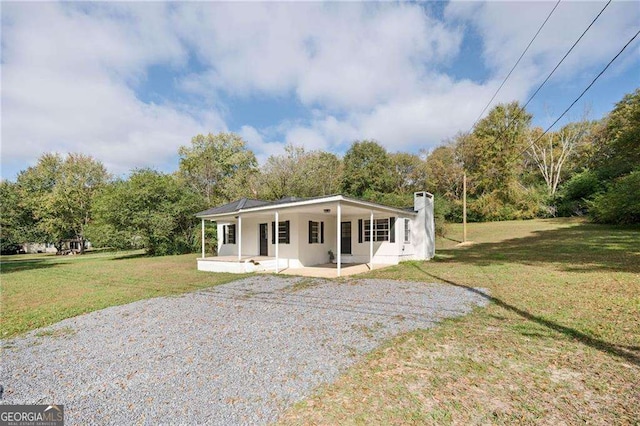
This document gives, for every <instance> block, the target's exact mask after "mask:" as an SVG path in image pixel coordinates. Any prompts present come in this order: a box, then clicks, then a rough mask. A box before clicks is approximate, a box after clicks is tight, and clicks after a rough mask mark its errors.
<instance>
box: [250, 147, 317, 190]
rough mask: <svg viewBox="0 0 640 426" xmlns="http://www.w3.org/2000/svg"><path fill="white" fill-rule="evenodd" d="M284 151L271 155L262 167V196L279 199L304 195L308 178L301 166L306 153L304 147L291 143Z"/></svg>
mask: <svg viewBox="0 0 640 426" xmlns="http://www.w3.org/2000/svg"><path fill="white" fill-rule="evenodd" d="M284 151H285V152H284V154H281V155H271V156H269V158H267V161H266V162H265V164H264V166H263V167H262V171H261V175H260V177H261V183H262V190H261V191H260V192H261V197H262V198H266V199H268V200H278V199H280V198H283V197H300V196H302V192H303V185H304V181H305V179H306V177H305V176H304V175H303V174H302V173H301V167H300V165H301V163H302V162H303V159H304V157H305V155H306V154H305V151H304V147H301V146H294V145H292V144H289V145H287V146H286V147H285V148H284Z"/></svg>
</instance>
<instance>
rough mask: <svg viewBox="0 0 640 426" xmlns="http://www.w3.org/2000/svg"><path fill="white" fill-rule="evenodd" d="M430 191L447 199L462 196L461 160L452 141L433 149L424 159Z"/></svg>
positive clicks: (455, 198)
mask: <svg viewBox="0 0 640 426" xmlns="http://www.w3.org/2000/svg"><path fill="white" fill-rule="evenodd" d="M426 169H427V175H428V186H427V188H429V190H430V191H432V192H434V193H436V194H438V195H441V196H444V197H446V198H447V199H449V200H452V201H453V200H458V199H460V198H462V173H463V170H462V162H461V161H460V159H459V158H458V157H457V153H456V148H455V145H454V144H453V143H448V144H447V145H443V146H439V147H438V148H436V149H434V150H433V151H432V152H431V153H429V156H428V157H427V160H426Z"/></svg>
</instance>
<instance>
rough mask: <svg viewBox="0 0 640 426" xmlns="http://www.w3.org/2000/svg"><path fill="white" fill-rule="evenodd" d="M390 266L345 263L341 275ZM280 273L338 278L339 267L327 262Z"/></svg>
mask: <svg viewBox="0 0 640 426" xmlns="http://www.w3.org/2000/svg"><path fill="white" fill-rule="evenodd" d="M389 266H392V265H385V264H374V265H373V268H370V267H369V264H367V263H357V264H354V263H349V264H343V265H342V267H341V268H340V276H341V277H347V276H350V275H356V274H362V273H364V272H368V271H370V270H372V269H382V268H386V267H389ZM280 274H283V275H297V276H301V277H313V278H336V277H337V276H338V267H337V265H336V264H335V263H325V264H323V265H315V266H307V267H304V268H286V269H283V270H281V271H280Z"/></svg>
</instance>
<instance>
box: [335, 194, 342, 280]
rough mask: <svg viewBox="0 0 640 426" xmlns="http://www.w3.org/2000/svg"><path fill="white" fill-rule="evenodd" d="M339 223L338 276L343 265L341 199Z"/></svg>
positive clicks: (337, 236)
mask: <svg viewBox="0 0 640 426" xmlns="http://www.w3.org/2000/svg"><path fill="white" fill-rule="evenodd" d="M337 210H338V223H337V224H336V238H337V240H338V243H337V244H336V245H337V246H338V248H337V250H336V251H337V253H336V256H337V258H338V276H340V267H341V266H342V259H341V258H342V255H341V253H342V241H341V239H342V238H341V237H342V208H341V206H340V201H338V209H337Z"/></svg>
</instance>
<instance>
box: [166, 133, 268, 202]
mask: <svg viewBox="0 0 640 426" xmlns="http://www.w3.org/2000/svg"><path fill="white" fill-rule="evenodd" d="M178 154H179V156H180V168H179V174H180V175H181V176H182V177H183V178H184V179H185V181H186V182H187V183H188V184H189V185H190V186H191V187H192V188H193V189H194V190H195V191H196V192H198V193H199V194H201V195H202V196H203V197H204V199H205V200H206V202H207V204H208V205H214V204H219V203H224V202H229V201H232V200H233V199H236V198H240V197H242V196H255V195H256V191H257V190H256V188H255V187H253V186H254V185H253V183H252V182H253V180H252V177H253V176H254V175H255V174H256V173H257V172H258V168H257V167H258V162H257V160H256V157H255V155H254V153H253V152H252V151H251V150H249V149H248V148H247V145H246V143H245V141H244V140H242V138H241V137H240V136H238V135H236V134H234V133H218V134H216V135H213V134H211V133H209V134H207V135H196V136H194V137H193V138H192V139H191V145H190V146H181V147H180V149H179V150H178Z"/></svg>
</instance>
